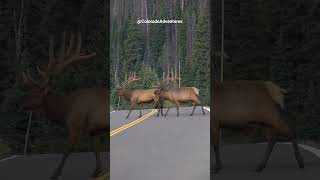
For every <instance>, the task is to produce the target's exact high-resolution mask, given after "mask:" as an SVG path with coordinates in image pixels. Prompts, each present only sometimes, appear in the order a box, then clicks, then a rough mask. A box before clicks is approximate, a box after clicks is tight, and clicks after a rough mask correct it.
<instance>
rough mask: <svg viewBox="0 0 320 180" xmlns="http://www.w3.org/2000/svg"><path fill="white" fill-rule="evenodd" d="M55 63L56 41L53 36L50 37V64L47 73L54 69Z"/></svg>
mask: <svg viewBox="0 0 320 180" xmlns="http://www.w3.org/2000/svg"><path fill="white" fill-rule="evenodd" d="M54 61H55V57H54V39H53V36H50V40H49V63H48V67H47V71H49V70H51V69H52V67H53V63H54Z"/></svg>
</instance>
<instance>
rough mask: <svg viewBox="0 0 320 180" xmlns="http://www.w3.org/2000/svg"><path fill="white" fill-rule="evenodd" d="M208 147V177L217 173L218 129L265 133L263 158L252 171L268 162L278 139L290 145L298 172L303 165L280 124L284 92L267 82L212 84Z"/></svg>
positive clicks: (287, 131) (292, 137)
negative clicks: (211, 153)
mask: <svg viewBox="0 0 320 180" xmlns="http://www.w3.org/2000/svg"><path fill="white" fill-rule="evenodd" d="M211 93H212V97H211V98H212V99H211V102H212V103H213V105H212V109H213V110H212V111H211V113H212V114H211V117H212V118H211V123H210V126H211V127H210V129H211V145H213V148H214V152H215V160H216V165H215V167H214V169H213V171H212V173H218V172H219V170H221V159H220V148H219V140H220V129H221V128H232V129H235V128H240V129H241V128H251V127H253V128H257V127H262V128H263V129H264V130H266V131H265V132H266V134H265V135H266V138H267V140H268V145H267V149H266V151H265V155H264V158H263V159H262V161H261V163H260V164H259V165H258V167H257V169H256V171H257V172H260V171H262V170H263V169H264V168H265V166H266V163H267V161H268V159H269V156H270V154H271V152H272V149H273V147H274V145H275V144H276V141H277V138H278V137H279V136H281V137H286V138H288V140H290V141H291V143H292V146H293V149H294V153H295V158H296V160H297V162H298V165H299V167H300V168H303V167H304V161H303V158H302V156H301V155H300V152H299V149H298V145H297V140H296V136H295V134H294V133H293V132H292V131H291V129H290V128H289V127H288V125H287V124H286V123H285V122H284V118H285V113H284V111H283V109H284V94H285V93H286V90H285V89H282V88H280V87H279V86H277V85H276V84H274V83H273V82H270V81H244V80H242V81H230V82H216V81H214V84H213V88H212V89H211Z"/></svg>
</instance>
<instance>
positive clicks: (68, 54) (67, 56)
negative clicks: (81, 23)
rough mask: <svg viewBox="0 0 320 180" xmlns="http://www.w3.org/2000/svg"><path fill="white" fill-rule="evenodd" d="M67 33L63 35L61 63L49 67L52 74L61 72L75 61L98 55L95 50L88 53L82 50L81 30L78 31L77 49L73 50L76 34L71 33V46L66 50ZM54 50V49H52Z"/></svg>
mask: <svg viewBox="0 0 320 180" xmlns="http://www.w3.org/2000/svg"><path fill="white" fill-rule="evenodd" d="M65 34H66V33H65V32H64V33H63V35H62V43H61V48H60V56H59V63H58V64H57V65H55V67H52V68H49V70H50V71H49V73H50V74H51V75H52V74H53V75H56V74H59V73H61V72H62V71H63V70H64V68H65V67H66V66H68V65H69V64H71V63H73V62H76V61H80V60H83V59H89V58H91V57H93V56H95V55H96V53H95V52H93V53H91V54H86V53H81V52H80V51H81V44H82V38H81V34H80V32H78V33H77V38H78V39H77V45H76V49H75V50H72V49H73V48H74V35H71V38H70V44H69V47H68V49H67V50H65ZM52 47H53V46H52ZM50 49H51V48H50ZM52 49H53V48H52ZM52 52H53V50H52ZM52 54H53V53H52ZM51 66H52V65H51ZM51 66H50V67H51Z"/></svg>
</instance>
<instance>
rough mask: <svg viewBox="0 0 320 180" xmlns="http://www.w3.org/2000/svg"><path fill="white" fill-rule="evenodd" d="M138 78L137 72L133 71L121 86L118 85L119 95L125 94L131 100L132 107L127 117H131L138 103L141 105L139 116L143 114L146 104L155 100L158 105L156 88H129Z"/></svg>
mask: <svg viewBox="0 0 320 180" xmlns="http://www.w3.org/2000/svg"><path fill="white" fill-rule="evenodd" d="M138 80H140V78H137V74H136V73H131V74H130V75H129V78H128V79H126V80H125V82H123V83H122V84H121V86H118V89H117V95H118V96H120V97H121V96H123V97H124V98H125V99H126V100H127V101H129V102H130V105H131V109H130V111H129V113H128V115H127V118H129V116H130V113H131V111H132V110H133V109H134V108H135V107H136V105H138V106H139V110H140V115H139V117H141V116H142V113H141V107H142V106H143V105H144V104H146V103H151V102H155V103H156V106H158V104H157V101H156V100H155V95H154V91H155V90H156V89H135V90H133V91H129V90H128V85H129V84H131V83H133V82H134V81H138Z"/></svg>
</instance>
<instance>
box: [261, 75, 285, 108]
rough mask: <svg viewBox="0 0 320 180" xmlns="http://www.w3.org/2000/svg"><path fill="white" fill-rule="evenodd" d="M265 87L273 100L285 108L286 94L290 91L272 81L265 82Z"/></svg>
mask: <svg viewBox="0 0 320 180" xmlns="http://www.w3.org/2000/svg"><path fill="white" fill-rule="evenodd" d="M264 85H265V87H266V88H267V91H268V93H269V95H270V96H271V98H272V99H273V101H274V102H275V103H277V104H278V105H279V106H280V107H281V109H284V95H285V94H287V93H288V91H287V90H286V89H283V88H281V87H279V86H278V85H276V84H274V83H273V82H271V81H265V82H264Z"/></svg>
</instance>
